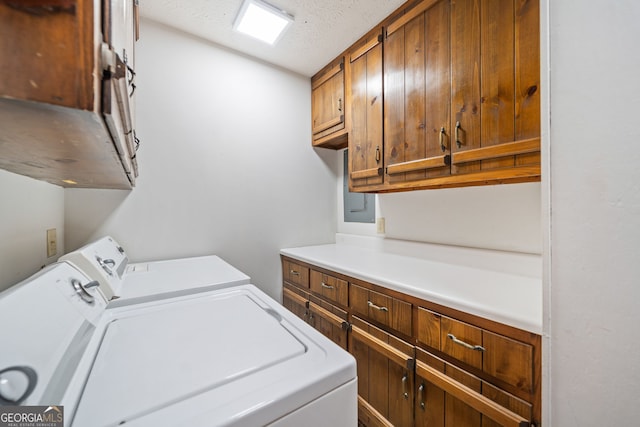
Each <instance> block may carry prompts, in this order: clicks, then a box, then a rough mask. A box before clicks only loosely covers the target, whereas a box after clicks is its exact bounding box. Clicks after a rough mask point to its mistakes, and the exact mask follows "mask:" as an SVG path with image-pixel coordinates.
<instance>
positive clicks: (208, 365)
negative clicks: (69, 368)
mask: <svg viewBox="0 0 640 427" xmlns="http://www.w3.org/2000/svg"><path fill="white" fill-rule="evenodd" d="M110 312H111V313H113V314H112V316H111V317H112V319H110V321H109V323H108V324H106V325H105V329H104V332H103V333H104V338H103V339H102V342H101V344H100V347H99V350H98V354H97V355H96V357H95V362H94V363H93V366H92V368H91V372H90V374H89V378H88V380H87V382H86V386H85V388H84V391H83V393H82V396H81V398H80V402H79V406H78V409H77V412H76V415H75V417H74V421H73V422H74V425H79V426H85V425H118V424H120V423H122V422H127V423H128V422H131V421H135V420H137V419H140V418H144V417H145V416H146V415H149V414H151V413H153V412H155V411H159V410H162V409H164V408H166V407H169V406H171V405H175V404H179V403H180V402H182V401H185V400H188V399H190V398H192V397H194V396H197V395H201V394H205V393H207V392H209V391H212V390H214V391H216V392H221V394H220V396H221V397H222V398H223V399H233V398H235V396H242V395H244V394H247V393H248V391H249V390H251V389H255V388H256V387H259V386H260V385H261V384H260V381H265V377H264V374H265V373H267V372H271V374H270V375H271V376H270V377H269V378H271V379H268V378H267V381H273V382H277V381H281V380H282V378H283V375H279V374H277V372H276V374H275V376H274V371H282V370H286V369H287V364H288V361H291V360H293V359H296V358H298V357H300V356H304V355H305V353H307V352H308V350H309V348H308V345H307V344H306V343H304V340H305V339H304V338H298V337H296V336H294V334H293V333H292V330H294V329H295V328H293V327H292V326H291V325H290V323H289V322H288V321H287V320H286V319H283V318H282V316H281V315H280V314H279V313H278V311H276V310H273V309H271V308H270V307H269V306H268V305H266V304H265V303H264V302H263V301H261V300H260V299H259V298H257V297H256V296H255V294H252V293H248V292H246V291H237V290H236V291H229V292H225V293H220V292H219V293H218V294H217V295H215V294H214V296H212V295H211V294H209V295H207V296H202V297H199V298H189V299H186V300H184V299H183V300H181V301H179V302H177V303H175V302H174V303H171V302H167V303H166V304H155V305H147V307H146V308H143V309H142V310H140V309H138V310H136V309H135V308H129V310H128V312H127V311H125V312H118V311H117V310H115V309H114V310H112V311H108V312H107V313H110ZM118 313H120V315H118ZM276 379H277V380H276ZM248 380H250V381H248ZM256 381H257V382H256ZM263 399H265V400H267V401H268V400H269V399H270V396H268V395H265V396H264V397H263ZM221 401H222V399H220V400H218V399H216V400H215V401H214V402H212V403H211V404H212V405H213V404H214V403H216V402H217V403H220V402H221ZM246 403H250V402H246Z"/></svg>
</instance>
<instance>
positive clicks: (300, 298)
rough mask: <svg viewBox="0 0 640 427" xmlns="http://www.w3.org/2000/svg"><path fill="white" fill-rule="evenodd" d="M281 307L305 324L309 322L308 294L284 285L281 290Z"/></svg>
mask: <svg viewBox="0 0 640 427" xmlns="http://www.w3.org/2000/svg"><path fill="white" fill-rule="evenodd" d="M282 305H283V306H284V307H285V308H286V309H287V310H289V311H290V312H292V313H293V314H295V315H296V316H298V317H299V318H301V319H302V320H304V321H305V322H307V321H308V320H309V311H308V305H309V294H307V293H304V292H302V291H300V290H299V289H297V288H292V287H291V286H290V285H286V284H285V285H284V288H283V290H282Z"/></svg>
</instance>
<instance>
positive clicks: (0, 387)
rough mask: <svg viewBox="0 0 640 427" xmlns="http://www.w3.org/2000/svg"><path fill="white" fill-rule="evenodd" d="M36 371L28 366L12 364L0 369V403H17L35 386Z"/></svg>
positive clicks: (36, 379) (27, 395)
mask: <svg viewBox="0 0 640 427" xmlns="http://www.w3.org/2000/svg"><path fill="white" fill-rule="evenodd" d="M37 381H38V376H37V374H36V371H34V370H33V369H31V368H29V367H28V366H12V367H10V368H7V369H3V370H2V371H0V405H19V404H20V403H21V402H23V401H24V400H25V399H26V398H27V397H29V395H30V394H31V392H32V391H33V389H34V388H35V386H36V383H37Z"/></svg>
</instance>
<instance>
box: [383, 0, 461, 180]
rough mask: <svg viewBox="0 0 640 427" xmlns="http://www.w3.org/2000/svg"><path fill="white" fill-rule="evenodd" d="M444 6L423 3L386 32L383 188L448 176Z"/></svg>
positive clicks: (446, 15)
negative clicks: (385, 176)
mask: <svg viewBox="0 0 640 427" xmlns="http://www.w3.org/2000/svg"><path fill="white" fill-rule="evenodd" d="M449 10H450V6H449V0H440V1H437V2H433V1H423V2H422V3H420V4H419V5H417V6H416V7H414V8H413V9H411V10H410V11H408V12H407V13H406V14H405V15H402V16H400V17H399V18H398V19H397V20H396V21H394V22H392V23H391V24H389V26H388V27H387V38H386V40H385V47H384V78H385V81H384V83H385V87H384V111H385V122H384V125H385V126H384V146H385V156H384V158H385V166H386V174H387V179H388V181H389V183H391V184H395V183H399V182H404V181H416V180H423V179H426V178H434V177H441V176H447V175H449V174H450V168H449V160H450V157H449V151H450V139H451V138H450V135H451V129H450V113H449V112H450V104H451V100H450V87H451V83H450V70H449V68H450V48H449V42H450V41H449V21H450V18H449V14H450V12H449Z"/></svg>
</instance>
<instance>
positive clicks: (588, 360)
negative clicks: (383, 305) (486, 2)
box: [545, 0, 640, 427]
mask: <svg viewBox="0 0 640 427" xmlns="http://www.w3.org/2000/svg"><path fill="white" fill-rule="evenodd" d="M548 3H549V6H548V7H549V10H550V25H549V40H550V44H549V45H550V83H551V87H550V91H551V92H550V95H551V96H550V111H551V124H550V168H549V169H547V175H546V176H545V178H546V179H550V183H551V185H550V199H551V209H550V219H549V224H550V238H549V244H547V245H546V247H545V261H546V264H547V268H548V269H549V277H548V278H547V281H546V283H545V286H546V292H547V294H548V298H547V300H548V301H549V302H548V303H547V308H546V318H545V329H546V330H547V333H548V334H549V335H550V340H548V341H547V343H548V344H549V345H550V349H549V363H550V365H549V368H550V370H549V377H550V378H549V386H548V390H549V391H548V393H549V396H547V398H546V399H545V401H546V402H550V406H551V407H550V408H548V407H547V412H549V414H548V416H549V419H548V422H547V423H546V425H553V426H556V427H574V426H581V427H582V426H622V425H638V422H639V421H638V419H639V418H640V406H639V405H638V402H640V364H638V360H639V357H640V356H639V355H640V339H638V338H639V337H640V332H639V330H638V325H640V310H639V309H638V307H639V301H640V250H639V249H640V150H639V149H638V141H640V127H639V126H638V117H639V115H640V79H639V78H638V75H639V72H640V54H639V50H638V46H637V44H638V40H640V26H639V25H638V20H639V19H640V3H638V2H637V1H636V0H618V1H615V2H584V1H578V0H573V1H560V2H557V1H549V2H548Z"/></svg>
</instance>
